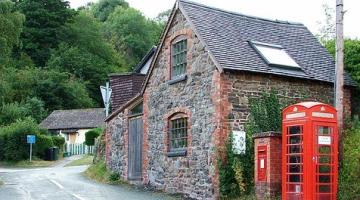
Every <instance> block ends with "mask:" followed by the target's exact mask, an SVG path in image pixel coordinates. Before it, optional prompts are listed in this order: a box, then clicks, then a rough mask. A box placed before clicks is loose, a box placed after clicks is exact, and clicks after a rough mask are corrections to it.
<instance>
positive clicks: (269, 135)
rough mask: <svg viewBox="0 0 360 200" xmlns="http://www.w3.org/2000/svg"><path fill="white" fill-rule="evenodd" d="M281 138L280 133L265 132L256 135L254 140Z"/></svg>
mask: <svg viewBox="0 0 360 200" xmlns="http://www.w3.org/2000/svg"><path fill="white" fill-rule="evenodd" d="M281 136H282V134H281V132H278V131H265V132H260V133H254V134H253V136H252V138H253V139H256V138H264V137H281Z"/></svg>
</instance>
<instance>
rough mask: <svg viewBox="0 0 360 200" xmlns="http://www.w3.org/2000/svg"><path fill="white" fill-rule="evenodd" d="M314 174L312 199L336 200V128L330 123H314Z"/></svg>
mask: <svg viewBox="0 0 360 200" xmlns="http://www.w3.org/2000/svg"><path fill="white" fill-rule="evenodd" d="M313 128H314V132H313V133H314V139H313V141H314V154H313V158H312V159H313V166H314V172H315V176H314V178H315V181H314V183H315V185H314V187H312V188H313V189H314V192H313V194H314V198H313V199H316V200H336V190H337V188H336V187H337V165H338V161H337V160H338V158H337V156H338V154H337V152H338V150H337V143H338V138H337V132H336V131H337V127H336V124H332V123H321V122H314V125H313Z"/></svg>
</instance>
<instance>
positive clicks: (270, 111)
mask: <svg viewBox="0 0 360 200" xmlns="http://www.w3.org/2000/svg"><path fill="white" fill-rule="evenodd" d="M290 103H291V101H290V100H286V99H285V100H283V101H281V102H280V100H279V97H278V95H277V93H276V92H275V91H271V92H270V93H266V92H263V93H262V94H261V95H260V96H259V97H254V98H251V99H249V109H250V113H249V119H248V122H247V123H246V125H245V131H246V152H245V153H244V154H239V155H238V154H235V152H234V149H233V141H234V139H233V135H232V134H230V136H229V138H228V140H227V141H226V142H225V145H224V147H222V148H220V149H219V159H218V169H219V179H220V194H221V198H223V199H224V198H225V199H226V198H233V197H243V196H246V195H249V194H251V193H252V192H253V188H254V144H253V139H252V136H253V134H255V133H258V132H265V131H280V129H281V110H282V109H283V108H284V107H285V106H286V105H289V104H290Z"/></svg>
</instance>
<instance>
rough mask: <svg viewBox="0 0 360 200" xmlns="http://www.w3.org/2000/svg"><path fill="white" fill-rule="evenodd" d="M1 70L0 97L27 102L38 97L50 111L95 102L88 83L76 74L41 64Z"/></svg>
mask: <svg viewBox="0 0 360 200" xmlns="http://www.w3.org/2000/svg"><path fill="white" fill-rule="evenodd" d="M3 72H4V73H2V74H0V83H1V84H0V101H1V102H3V103H13V102H25V101H26V100H27V99H28V98H32V97H37V98H38V99H40V100H42V101H43V102H44V105H45V108H46V109H47V110H49V111H53V110H55V109H72V108H87V107H91V106H92V105H93V101H92V99H91V98H90V97H89V95H88V92H87V90H86V87H85V84H84V83H83V82H82V81H80V80H78V79H76V78H75V77H73V75H71V74H69V73H65V72H59V71H56V70H42V69H38V68H25V69H16V68H6V69H5V70H4V71H3Z"/></svg>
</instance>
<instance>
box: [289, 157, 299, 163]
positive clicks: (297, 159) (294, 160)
mask: <svg viewBox="0 0 360 200" xmlns="http://www.w3.org/2000/svg"><path fill="white" fill-rule="evenodd" d="M289 158H290V159H289V163H301V157H300V156H289Z"/></svg>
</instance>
